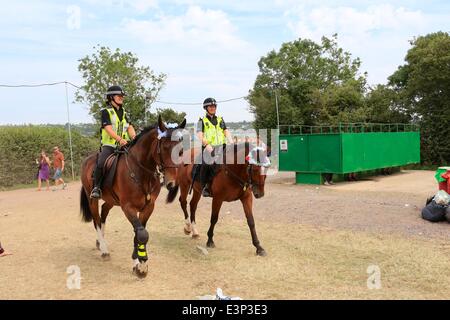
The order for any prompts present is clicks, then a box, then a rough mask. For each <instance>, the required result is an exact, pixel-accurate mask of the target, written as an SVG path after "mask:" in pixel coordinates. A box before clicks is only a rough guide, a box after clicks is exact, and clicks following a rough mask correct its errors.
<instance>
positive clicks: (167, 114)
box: [149, 108, 186, 124]
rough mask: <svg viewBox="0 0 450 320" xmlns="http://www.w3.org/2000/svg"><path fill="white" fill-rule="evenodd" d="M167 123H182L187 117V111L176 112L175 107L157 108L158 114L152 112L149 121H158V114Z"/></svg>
mask: <svg viewBox="0 0 450 320" xmlns="http://www.w3.org/2000/svg"><path fill="white" fill-rule="evenodd" d="M159 115H161V118H162V119H163V121H164V122H166V123H178V124H179V123H181V122H182V121H183V120H184V118H185V117H186V112H176V111H174V110H173V109H170V108H166V109H157V112H156V114H152V115H151V117H150V122H149V123H156V122H157V121H158V116H159Z"/></svg>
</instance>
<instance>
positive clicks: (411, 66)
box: [389, 32, 450, 164]
mask: <svg viewBox="0 0 450 320" xmlns="http://www.w3.org/2000/svg"><path fill="white" fill-rule="evenodd" d="M410 43H411V45H412V48H411V49H409V50H408V53H407V54H406V57H405V61H406V64H404V65H402V66H400V67H399V68H398V70H397V71H396V72H395V73H394V74H393V75H391V76H390V77H389V85H390V86H391V88H392V89H393V90H395V92H397V94H398V99H399V100H401V103H402V104H403V105H404V108H405V109H406V110H407V111H408V112H409V113H410V114H411V116H412V119H413V120H414V121H416V122H418V123H419V124H420V127H421V138H422V144H421V149H422V150H421V151H422V152H421V153H422V161H424V162H427V163H435V164H448V163H449V162H450V140H449V137H450V35H449V34H448V33H447V32H436V33H431V34H428V35H426V36H420V37H417V38H415V39H414V40H412V41H411V42H410Z"/></svg>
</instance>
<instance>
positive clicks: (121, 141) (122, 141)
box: [119, 139, 128, 147]
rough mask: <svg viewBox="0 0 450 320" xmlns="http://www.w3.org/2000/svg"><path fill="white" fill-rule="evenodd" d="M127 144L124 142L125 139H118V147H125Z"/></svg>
mask: <svg viewBox="0 0 450 320" xmlns="http://www.w3.org/2000/svg"><path fill="white" fill-rule="evenodd" d="M127 143H128V142H127V140H125V139H120V140H119V145H120V146H121V147H123V146H125V145H126V144H127Z"/></svg>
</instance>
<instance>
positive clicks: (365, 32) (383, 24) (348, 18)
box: [285, 4, 436, 84]
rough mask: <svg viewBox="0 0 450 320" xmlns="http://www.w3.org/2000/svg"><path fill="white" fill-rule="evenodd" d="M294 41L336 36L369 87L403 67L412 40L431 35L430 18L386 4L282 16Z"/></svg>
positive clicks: (301, 11)
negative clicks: (357, 61)
mask: <svg viewBox="0 0 450 320" xmlns="http://www.w3.org/2000/svg"><path fill="white" fill-rule="evenodd" d="M285 17H286V18H287V19H288V23H287V26H288V28H289V29H290V30H291V31H292V32H293V34H295V36H296V37H301V38H308V39H312V40H314V41H320V38H321V37H322V36H327V37H330V36H331V35H332V34H334V33H337V34H338V42H339V46H340V47H342V48H344V49H345V50H346V51H349V52H350V53H352V55H353V56H354V57H360V58H361V60H362V62H363V64H362V67H361V71H368V72H369V83H372V84H374V83H383V82H385V81H386V79H387V77H388V76H389V75H390V74H392V73H393V72H394V71H395V69H396V68H397V66H398V65H400V64H402V63H403V58H404V56H405V55H406V52H407V50H408V49H409V47H410V45H409V43H408V40H411V39H412V38H413V37H414V36H418V35H421V34H425V33H428V32H433V31H436V30H433V23H432V17H431V15H427V14H425V13H423V12H422V11H419V10H409V9H406V8H404V7H394V6H393V5H390V4H380V5H373V6H368V7H367V8H365V9H355V8H353V7H324V6H321V7H315V8H309V9H306V7H304V6H303V7H302V6H299V7H297V8H296V10H293V11H289V12H285Z"/></svg>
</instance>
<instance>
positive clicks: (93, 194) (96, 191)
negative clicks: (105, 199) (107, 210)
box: [90, 187, 102, 199]
mask: <svg viewBox="0 0 450 320" xmlns="http://www.w3.org/2000/svg"><path fill="white" fill-rule="evenodd" d="M90 197H91V198H94V199H100V198H101V197H102V190H100V188H99V187H94V189H92V191H91V195H90Z"/></svg>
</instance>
